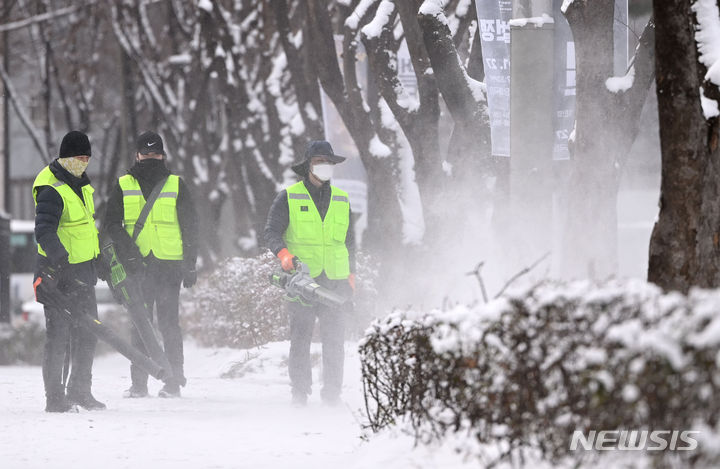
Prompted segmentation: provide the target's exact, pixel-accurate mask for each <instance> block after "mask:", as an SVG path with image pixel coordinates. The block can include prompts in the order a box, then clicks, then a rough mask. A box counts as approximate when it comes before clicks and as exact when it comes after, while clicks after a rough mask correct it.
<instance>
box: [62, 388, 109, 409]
mask: <svg viewBox="0 0 720 469" xmlns="http://www.w3.org/2000/svg"><path fill="white" fill-rule="evenodd" d="M67 400H68V401H69V402H70V403H71V404H77V405H79V406H80V407H82V408H83V409H87V410H105V409H107V406H106V405H105V404H103V403H102V402H100V401H98V400H97V399H95V397H94V396H93V395H92V393H91V392H90V391H86V392H76V391H72V390H69V391H68V394H67Z"/></svg>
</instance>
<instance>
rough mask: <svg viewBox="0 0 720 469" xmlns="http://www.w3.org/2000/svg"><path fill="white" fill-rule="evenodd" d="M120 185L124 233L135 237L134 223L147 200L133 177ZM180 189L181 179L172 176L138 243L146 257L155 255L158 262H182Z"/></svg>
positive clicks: (157, 201) (121, 179)
mask: <svg viewBox="0 0 720 469" xmlns="http://www.w3.org/2000/svg"><path fill="white" fill-rule="evenodd" d="M119 182H120V188H121V189H122V192H123V208H124V217H123V218H124V220H123V221H124V224H125V230H126V231H127V232H128V234H129V235H130V236H132V233H133V229H134V228H135V222H137V219H138V217H139V216H140V212H142V209H143V207H144V206H145V197H144V196H143V193H142V190H141V189H140V183H139V182H138V181H137V179H135V178H134V177H133V176H131V175H129V174H126V175H125V176H122V177H121V178H120V180H119ZM179 185H180V178H179V177H178V176H176V175H174V174H171V175H170V176H169V177H168V180H167V181H166V182H165V185H164V186H163V188H162V190H161V191H160V195H159V196H158V198H157V200H155V203H154V204H153V206H152V209H150V213H149V214H148V217H147V220H146V221H145V225H144V226H143V228H142V231H141V232H140V234H139V235H138V237H137V239H136V240H135V244H137V247H138V248H139V249H140V254H142V255H143V257H145V256H147V255H148V254H150V253H151V252H152V253H153V255H154V256H155V257H157V258H158V259H165V260H181V259H182V258H183V243H182V232H181V231H180V223H179V222H178V216H177V197H178V188H179Z"/></svg>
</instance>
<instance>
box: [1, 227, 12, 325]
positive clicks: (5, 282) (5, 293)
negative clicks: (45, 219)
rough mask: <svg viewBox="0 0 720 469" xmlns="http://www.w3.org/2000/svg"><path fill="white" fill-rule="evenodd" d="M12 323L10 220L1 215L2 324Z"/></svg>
mask: <svg viewBox="0 0 720 469" xmlns="http://www.w3.org/2000/svg"><path fill="white" fill-rule="evenodd" d="M4 322H5V323H8V322H10V218H9V217H7V216H6V215H5V214H3V213H0V323H4Z"/></svg>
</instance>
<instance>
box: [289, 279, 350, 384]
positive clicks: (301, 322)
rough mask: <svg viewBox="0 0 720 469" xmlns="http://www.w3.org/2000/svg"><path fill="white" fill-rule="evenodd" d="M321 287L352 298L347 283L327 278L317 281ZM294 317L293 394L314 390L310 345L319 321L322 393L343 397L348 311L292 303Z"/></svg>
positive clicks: (291, 345)
mask: <svg viewBox="0 0 720 469" xmlns="http://www.w3.org/2000/svg"><path fill="white" fill-rule="evenodd" d="M315 280H316V281H317V282H318V283H319V284H320V285H322V286H324V287H326V288H330V289H331V290H334V291H336V292H338V293H340V294H341V295H344V296H350V294H351V290H350V286H349V285H348V283H347V280H328V279H327V278H326V277H325V275H324V274H323V275H321V276H320V277H318V278H316V279H315ZM287 307H288V313H289V315H290V356H289V357H288V372H289V374H290V385H291V387H292V393H293V395H302V394H305V395H307V394H310V393H311V391H312V364H311V362H310V343H311V341H312V336H313V330H314V328H315V321H316V320H317V322H318V327H319V331H318V332H319V333H320V340H321V342H322V381H323V387H322V390H321V391H320V394H321V396H323V397H324V398H335V397H337V396H339V395H340V391H341V388H342V382H343V365H344V362H345V349H344V344H345V314H346V312H347V311H344V310H340V309H335V308H329V307H327V306H322V305H320V306H312V307H308V306H303V305H302V304H300V303H296V302H290V303H288V306H287Z"/></svg>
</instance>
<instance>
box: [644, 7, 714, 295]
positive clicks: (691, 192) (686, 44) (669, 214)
mask: <svg viewBox="0 0 720 469" xmlns="http://www.w3.org/2000/svg"><path fill="white" fill-rule="evenodd" d="M692 3H693V2H691V1H690V0H662V1H659V0H656V1H655V2H653V4H654V14H655V22H656V25H657V35H656V49H657V55H656V61H655V64H656V68H657V79H656V82H657V96H658V113H659V120H660V146H661V149H662V183H661V192H660V213H659V216H658V220H657V222H656V223H655V227H654V229H653V233H652V237H651V239H650V259H649V267H648V280H649V281H651V282H653V283H656V284H657V285H659V286H661V287H662V288H664V289H667V290H678V291H681V292H687V291H688V289H689V288H690V287H691V286H700V287H706V288H716V287H718V285H720V278H719V276H718V271H719V266H718V262H719V260H720V256H719V254H720V249H719V247H718V244H719V238H720V234H719V233H718V228H719V227H720V213H719V210H720V209H718V202H717V201H718V200H719V199H720V190H719V188H718V167H717V161H718V158H719V157H720V151H719V150H718V118H717V117H713V118H711V119H706V118H705V116H704V114H703V110H702V107H701V103H700V88H701V86H704V88H705V90H706V92H705V93H706V96H711V95H715V96H714V97H717V95H718V89H717V87H716V86H715V85H712V84H710V83H703V77H704V75H705V71H706V70H705V67H704V66H703V65H702V64H701V63H700V62H699V57H698V50H697V45H696V42H695V31H696V25H697V21H696V19H695V16H694V14H693V13H692V11H691V9H690V8H691V4H692ZM678 116H682V117H681V118H678Z"/></svg>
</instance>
